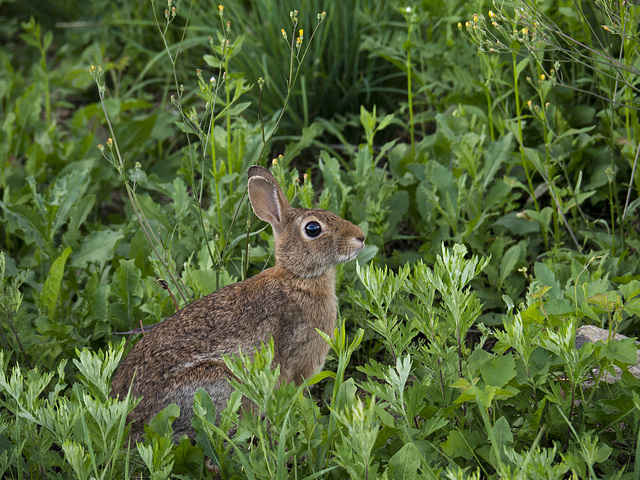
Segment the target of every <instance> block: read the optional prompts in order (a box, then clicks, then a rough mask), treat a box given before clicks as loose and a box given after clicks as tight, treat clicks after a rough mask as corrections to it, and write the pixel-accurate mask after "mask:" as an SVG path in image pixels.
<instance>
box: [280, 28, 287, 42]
mask: <svg viewBox="0 0 640 480" xmlns="http://www.w3.org/2000/svg"><path fill="white" fill-rule="evenodd" d="M280 33H282V37H283V38H284V39H285V40H286V39H287V32H285V31H284V28H281V29H280Z"/></svg>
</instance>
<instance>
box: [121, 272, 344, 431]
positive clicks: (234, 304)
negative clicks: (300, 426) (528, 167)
mask: <svg viewBox="0 0 640 480" xmlns="http://www.w3.org/2000/svg"><path fill="white" fill-rule="evenodd" d="M326 275H328V276H329V277H331V279H332V278H333V272H326ZM334 288H335V287H334V284H333V281H330V282H329V283H327V279H325V278H311V279H300V278H296V279H295V281H293V282H292V279H291V274H290V273H289V272H287V271H286V270H283V269H277V268H272V269H269V270H265V271H264V272H262V273H260V274H258V275H256V276H254V277H252V278H249V279H247V280H245V281H243V282H239V283H236V284H233V285H229V286H227V287H224V288H222V289H220V290H218V291H216V292H214V293H212V294H210V295H208V296H206V297H203V298H201V299H199V300H197V301H195V302H193V303H192V304H190V305H188V306H187V307H185V308H184V309H182V310H180V311H178V312H177V313H176V314H174V315H173V316H172V317H170V318H168V319H167V320H165V321H164V322H162V323H161V324H159V325H157V326H156V327H155V328H153V330H151V332H149V333H148V334H147V335H145V336H144V337H143V338H141V339H140V341H139V342H138V343H137V345H136V346H135V348H134V349H133V350H132V351H131V352H130V353H129V355H127V356H126V357H125V359H124V360H123V362H122V364H121V365H120V367H119V368H118V370H117V371H116V374H115V375H114V378H113V380H112V395H113V396H114V397H115V396H118V395H119V396H120V398H123V397H124V396H125V395H126V394H127V392H128V391H129V387H130V386H131V393H132V396H133V397H143V399H142V401H141V402H140V404H139V405H138V406H137V407H136V408H135V409H134V411H133V412H132V414H131V418H130V419H135V420H137V422H136V423H137V425H134V427H133V430H132V433H134V436H139V435H141V433H142V430H141V429H142V422H145V423H146V422H148V421H149V420H150V419H151V418H153V416H155V415H156V414H157V413H158V412H160V410H162V408H164V407H165V406H166V405H168V404H169V403H176V404H178V406H179V407H180V409H181V412H182V414H181V416H180V418H179V419H178V420H176V424H174V431H175V432H176V435H177V436H179V435H180V434H181V433H190V432H189V429H190V424H189V419H190V416H191V415H192V411H191V404H192V401H193V394H194V393H195V391H196V390H197V389H198V388H200V387H202V388H204V389H205V390H207V391H208V393H209V394H210V395H211V397H212V399H213V401H214V404H215V406H216V411H217V412H219V411H220V410H222V409H223V408H224V407H225V405H226V401H227V399H228V396H229V395H230V394H231V391H232V389H231V387H230V385H229V384H228V381H227V378H229V377H230V372H229V371H228V370H227V368H226V366H225V364H224V360H223V355H232V354H234V353H237V352H238V350H240V349H242V351H243V353H245V354H249V355H251V354H252V353H253V351H254V348H256V347H259V346H260V343H261V342H264V343H266V342H267V341H268V340H269V339H270V338H271V337H273V340H274V346H275V357H274V362H275V363H278V364H280V365H281V381H287V382H288V381H294V382H296V383H298V384H299V383H300V382H301V381H302V380H303V379H304V378H308V377H309V376H311V375H312V374H313V372H314V371H315V370H317V369H318V368H319V367H320V366H321V365H322V364H323V363H324V358H325V356H326V353H327V350H328V348H329V347H328V345H327V343H326V342H325V341H324V340H323V339H322V337H321V336H320V335H318V333H317V331H316V328H317V329H319V330H322V331H324V332H325V333H327V334H329V335H331V334H332V332H333V328H334V319H335V316H336V297H335V291H334ZM132 379H133V381H132ZM181 425H182V426H184V428H182V427H181Z"/></svg>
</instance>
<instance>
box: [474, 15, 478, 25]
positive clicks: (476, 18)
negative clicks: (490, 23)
mask: <svg viewBox="0 0 640 480" xmlns="http://www.w3.org/2000/svg"><path fill="white" fill-rule="evenodd" d="M473 21H474V22H475V23H478V15H477V14H475V13H474V14H473Z"/></svg>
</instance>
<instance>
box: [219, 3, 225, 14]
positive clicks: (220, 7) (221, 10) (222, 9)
mask: <svg viewBox="0 0 640 480" xmlns="http://www.w3.org/2000/svg"><path fill="white" fill-rule="evenodd" d="M218 10H219V11H220V15H222V12H224V7H223V6H222V5H218Z"/></svg>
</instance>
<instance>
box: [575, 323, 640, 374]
mask: <svg viewBox="0 0 640 480" xmlns="http://www.w3.org/2000/svg"><path fill="white" fill-rule="evenodd" d="M625 338H629V337H626V336H624V335H621V334H619V333H616V334H615V335H614V336H613V338H612V339H611V341H612V342H614V341H616V340H623V339H625ZM608 340H609V330H606V329H604V328H598V327H596V326H594V325H583V326H582V327H578V329H577V330H576V348H580V347H581V346H582V345H584V344H585V343H587V342H588V343H596V342H598V341H602V342H605V343H606V342H607V341H608ZM635 344H636V345H640V342H635ZM637 355H638V363H636V364H635V365H629V367H627V368H628V370H629V373H631V374H632V375H633V376H634V377H636V378H638V379H640V350H638V352H637ZM613 369H614V371H615V375H612V374H611V373H609V372H605V373H604V375H603V376H602V380H604V381H605V382H607V383H615V382H617V381H618V380H620V376H621V375H622V370H621V369H620V368H619V367H617V366H615V365H614V366H613ZM599 373H600V369H599V368H594V369H593V371H592V374H593V377H594V379H595V378H597V377H598V375H599ZM585 383H586V384H591V385H592V384H593V382H592V381H590V382H585Z"/></svg>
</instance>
